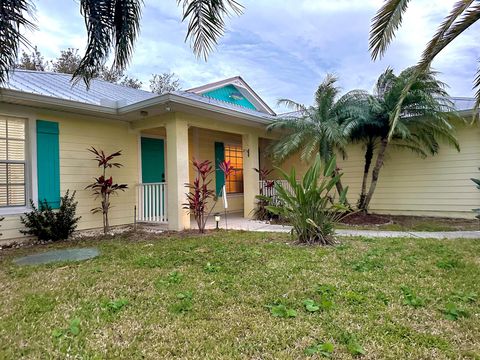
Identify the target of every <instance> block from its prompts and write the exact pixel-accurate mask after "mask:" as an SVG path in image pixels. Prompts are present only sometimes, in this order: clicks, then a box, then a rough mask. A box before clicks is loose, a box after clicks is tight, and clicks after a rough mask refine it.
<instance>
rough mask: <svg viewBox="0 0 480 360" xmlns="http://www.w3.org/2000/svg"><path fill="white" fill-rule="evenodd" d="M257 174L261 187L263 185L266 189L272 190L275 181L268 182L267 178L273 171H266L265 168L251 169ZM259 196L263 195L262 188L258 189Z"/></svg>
mask: <svg viewBox="0 0 480 360" xmlns="http://www.w3.org/2000/svg"><path fill="white" fill-rule="evenodd" d="M253 170H255V171H256V172H257V173H258V177H259V178H260V181H261V182H262V185H265V187H266V188H272V187H273V186H274V185H275V181H273V180H268V179H267V177H268V175H270V174H271V173H272V172H273V169H266V168H260V169H257V168H253ZM260 195H263V186H261V187H260Z"/></svg>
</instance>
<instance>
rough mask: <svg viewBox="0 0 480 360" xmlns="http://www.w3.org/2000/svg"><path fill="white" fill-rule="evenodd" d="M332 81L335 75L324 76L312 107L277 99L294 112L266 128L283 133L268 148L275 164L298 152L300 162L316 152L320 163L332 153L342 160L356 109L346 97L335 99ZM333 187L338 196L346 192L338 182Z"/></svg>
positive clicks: (336, 172) (336, 171)
mask: <svg viewBox="0 0 480 360" xmlns="http://www.w3.org/2000/svg"><path fill="white" fill-rule="evenodd" d="M336 82H337V78H336V77H335V76H333V75H327V76H326V78H325V80H324V81H323V82H322V83H321V84H320V86H319V87H318V89H317V91H316V93H315V105H314V106H310V107H307V106H305V105H302V104H298V103H296V102H294V101H292V100H288V99H281V100H279V104H282V105H286V106H287V107H289V108H291V109H292V110H294V112H293V113H291V114H289V115H287V116H282V117H280V118H279V119H278V120H275V121H274V122H272V123H271V124H270V125H269V126H268V127H267V130H269V131H272V130H281V131H285V132H286V134H285V136H283V137H282V138H281V139H280V140H278V141H276V142H275V143H274V144H273V145H272V146H271V148H270V153H271V154H272V157H273V159H274V160H275V161H276V162H282V161H283V160H285V159H286V158H287V157H289V156H290V155H292V154H296V153H300V158H301V160H303V161H308V160H311V159H313V158H314V157H315V156H316V155H317V153H318V154H319V155H320V158H321V160H322V162H323V163H324V164H326V163H328V162H329V161H330V159H331V158H332V157H333V156H334V155H335V153H339V154H341V155H342V156H343V157H346V146H347V144H348V139H349V136H350V131H351V129H352V128H354V127H355V123H356V117H355V112H356V111H357V108H356V107H355V106H351V104H350V103H349V98H350V97H345V96H342V97H340V98H338V94H339V88H338V87H337V86H336ZM337 98H338V99H337ZM338 173H339V169H336V170H335V175H338ZM336 186H337V191H338V193H339V194H343V193H344V192H345V191H346V189H344V187H343V185H342V183H341V181H338V183H337V185H336Z"/></svg>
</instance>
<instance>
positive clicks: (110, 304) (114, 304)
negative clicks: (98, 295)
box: [102, 299, 129, 314]
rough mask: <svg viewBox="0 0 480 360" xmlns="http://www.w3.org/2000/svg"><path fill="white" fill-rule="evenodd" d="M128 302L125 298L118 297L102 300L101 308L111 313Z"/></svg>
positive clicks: (117, 310) (114, 312)
mask: <svg viewBox="0 0 480 360" xmlns="http://www.w3.org/2000/svg"><path fill="white" fill-rule="evenodd" d="M128 304H129V302H128V300H127V299H118V300H111V301H107V302H104V303H103V304H102V308H103V309H104V310H106V311H108V312H109V313H111V314H116V313H117V312H119V311H120V310H122V309H123V308H124V307H125V306H127V305H128Z"/></svg>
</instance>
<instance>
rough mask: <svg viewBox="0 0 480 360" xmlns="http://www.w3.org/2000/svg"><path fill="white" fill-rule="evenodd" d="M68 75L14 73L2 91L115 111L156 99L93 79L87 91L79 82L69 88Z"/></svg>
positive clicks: (23, 71) (70, 83) (41, 72)
mask: <svg viewBox="0 0 480 360" xmlns="http://www.w3.org/2000/svg"><path fill="white" fill-rule="evenodd" d="M71 79H72V75H70V74H62V73H52V72H45V71H31V70H14V71H12V72H11V73H10V74H9V79H8V83H7V86H6V88H7V89H10V90H17V91H22V92H27V93H32V94H37V95H44V96H50V97H54V98H59V99H65V100H72V101H78V102H82V103H86V104H91V105H101V106H106V107H111V108H118V107H121V106H125V105H130V104H134V103H136V102H139V101H142V100H146V99H150V98H153V97H155V96H156V94H152V93H150V92H148V91H144V90H138V89H133V88H129V87H127V86H123V85H118V84H112V83H109V82H108V81H104V80H99V79H95V80H92V81H91V83H90V89H88V90H87V87H86V86H85V84H84V83H83V82H82V81H79V82H78V83H77V84H75V85H73V84H72V82H71Z"/></svg>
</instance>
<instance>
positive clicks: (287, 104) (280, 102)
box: [277, 99, 307, 112]
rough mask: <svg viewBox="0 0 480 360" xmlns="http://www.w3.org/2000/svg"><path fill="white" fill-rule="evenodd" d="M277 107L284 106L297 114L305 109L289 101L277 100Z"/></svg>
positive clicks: (303, 106) (301, 105)
mask: <svg viewBox="0 0 480 360" xmlns="http://www.w3.org/2000/svg"><path fill="white" fill-rule="evenodd" d="M277 105H280V106H285V107H286V108H287V109H290V110H293V111H299V112H304V111H306V109H307V107H306V106H305V105H303V104H300V103H297V102H295V101H293V100H290V99H278V100H277Z"/></svg>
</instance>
